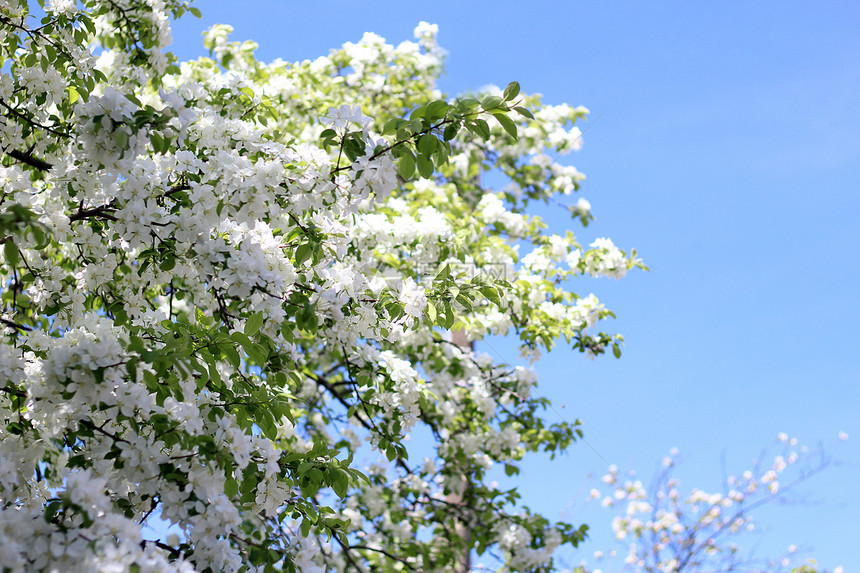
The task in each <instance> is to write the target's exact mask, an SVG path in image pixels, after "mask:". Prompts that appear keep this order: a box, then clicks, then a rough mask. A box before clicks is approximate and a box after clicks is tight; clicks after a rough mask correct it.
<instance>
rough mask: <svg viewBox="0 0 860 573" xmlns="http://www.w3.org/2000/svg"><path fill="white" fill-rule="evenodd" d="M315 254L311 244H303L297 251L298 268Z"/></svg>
mask: <svg viewBox="0 0 860 573" xmlns="http://www.w3.org/2000/svg"><path fill="white" fill-rule="evenodd" d="M313 254H314V247H313V245H311V244H310V243H302V244H301V245H299V248H297V249H296V266H298V267H300V266H302V265H303V264H304V262H305V261H306V260H308V259H309V258H311V255H313Z"/></svg>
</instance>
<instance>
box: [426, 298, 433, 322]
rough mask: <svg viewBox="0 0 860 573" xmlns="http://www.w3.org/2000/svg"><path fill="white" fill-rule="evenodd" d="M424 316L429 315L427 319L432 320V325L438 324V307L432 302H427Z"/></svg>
mask: <svg viewBox="0 0 860 573" xmlns="http://www.w3.org/2000/svg"><path fill="white" fill-rule="evenodd" d="M424 314H426V315H427V318H428V319H430V322H431V323H435V322H436V305H434V304H433V303H432V302H431V301H429V300H428V301H427V306H426V307H424Z"/></svg>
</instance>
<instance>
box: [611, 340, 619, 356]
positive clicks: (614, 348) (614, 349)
mask: <svg viewBox="0 0 860 573" xmlns="http://www.w3.org/2000/svg"><path fill="white" fill-rule="evenodd" d="M612 354H614V355H615V358H621V347H620V346H618V343H617V342H616V343H615V344H613V345H612Z"/></svg>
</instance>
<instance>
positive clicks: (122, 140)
mask: <svg viewBox="0 0 860 573" xmlns="http://www.w3.org/2000/svg"><path fill="white" fill-rule="evenodd" d="M113 138H114V141H116V144H117V145H119V148H120V149H128V133H126V131H125V130H124V129H118V130H116V132H115V133H114V134H113Z"/></svg>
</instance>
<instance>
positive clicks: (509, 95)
mask: <svg viewBox="0 0 860 573" xmlns="http://www.w3.org/2000/svg"><path fill="white" fill-rule="evenodd" d="M519 93H520V84H519V83H517V82H511V83H509V84H508V86H507V87H506V88H505V95H504V98H505V101H511V100H512V99H514V98H515V97H517V95H519Z"/></svg>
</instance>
